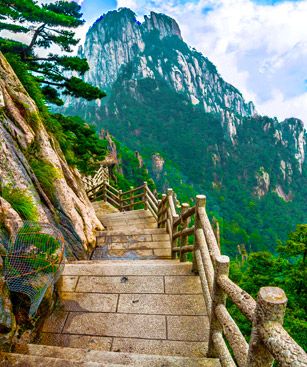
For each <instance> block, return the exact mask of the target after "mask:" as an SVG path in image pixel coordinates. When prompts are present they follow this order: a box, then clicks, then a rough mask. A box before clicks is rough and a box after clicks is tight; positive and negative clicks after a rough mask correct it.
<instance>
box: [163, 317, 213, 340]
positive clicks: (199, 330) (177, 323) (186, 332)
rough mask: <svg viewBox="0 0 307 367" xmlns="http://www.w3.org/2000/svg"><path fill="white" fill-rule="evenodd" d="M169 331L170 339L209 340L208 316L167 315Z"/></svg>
mask: <svg viewBox="0 0 307 367" xmlns="http://www.w3.org/2000/svg"><path fill="white" fill-rule="evenodd" d="M167 331H168V339H170V340H187V341H205V340H208V337H209V330H208V317H206V316H167Z"/></svg>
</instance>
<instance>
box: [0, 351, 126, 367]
mask: <svg viewBox="0 0 307 367" xmlns="http://www.w3.org/2000/svg"><path fill="white" fill-rule="evenodd" d="M122 366H123V365H122V364H114V363H104V362H101V363H99V362H78V361H75V360H68V359H65V358H52V357H41V356H36V355H34V356H32V355H25V354H18V353H1V352H0V367H122ZM130 367H132V366H130Z"/></svg>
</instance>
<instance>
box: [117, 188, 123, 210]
mask: <svg viewBox="0 0 307 367" xmlns="http://www.w3.org/2000/svg"><path fill="white" fill-rule="evenodd" d="M118 196H119V211H120V212H122V211H123V203H124V202H123V198H122V196H123V191H122V190H118Z"/></svg>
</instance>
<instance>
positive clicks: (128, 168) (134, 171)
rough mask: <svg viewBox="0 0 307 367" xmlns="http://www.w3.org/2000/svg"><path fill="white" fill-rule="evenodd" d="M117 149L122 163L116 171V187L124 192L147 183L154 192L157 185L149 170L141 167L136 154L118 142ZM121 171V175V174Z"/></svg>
mask: <svg viewBox="0 0 307 367" xmlns="http://www.w3.org/2000/svg"><path fill="white" fill-rule="evenodd" d="M116 149H117V154H118V158H119V162H120V163H119V166H118V167H117V169H116V170H115V171H114V175H115V181H113V183H114V185H115V186H116V187H118V188H119V189H121V190H122V191H127V190H129V189H130V188H131V187H132V186H133V187H138V186H141V185H143V183H144V181H146V182H147V183H148V186H149V188H150V189H151V190H154V189H155V183H154V181H153V179H152V178H151V177H150V175H149V173H148V169H147V168H146V167H145V166H144V165H141V166H140V162H139V160H138V159H137V157H136V152H133V151H132V150H131V149H129V148H127V147H126V146H125V145H124V144H122V143H119V142H118V141H116ZM119 171H120V172H121V173H119Z"/></svg>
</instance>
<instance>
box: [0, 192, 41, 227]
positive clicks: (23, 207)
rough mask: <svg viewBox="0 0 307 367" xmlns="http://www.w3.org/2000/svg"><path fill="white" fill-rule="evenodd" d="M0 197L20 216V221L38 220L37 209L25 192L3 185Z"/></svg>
mask: <svg viewBox="0 0 307 367" xmlns="http://www.w3.org/2000/svg"><path fill="white" fill-rule="evenodd" d="M0 194H1V196H2V197H3V199H5V200H6V201H7V202H8V203H10V204H11V206H12V208H13V209H14V210H16V212H17V213H18V214H19V215H20V216H21V218H22V219H25V220H31V221H36V220H37V219H38V209H37V207H36V205H35V203H34V201H33V199H32V197H31V196H30V195H29V193H28V192H27V190H23V189H20V188H18V187H14V186H13V185H5V186H3V187H2V188H1V191H0Z"/></svg>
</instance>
